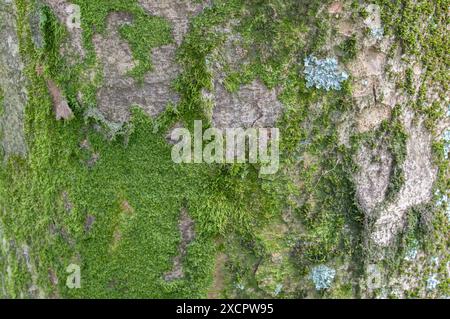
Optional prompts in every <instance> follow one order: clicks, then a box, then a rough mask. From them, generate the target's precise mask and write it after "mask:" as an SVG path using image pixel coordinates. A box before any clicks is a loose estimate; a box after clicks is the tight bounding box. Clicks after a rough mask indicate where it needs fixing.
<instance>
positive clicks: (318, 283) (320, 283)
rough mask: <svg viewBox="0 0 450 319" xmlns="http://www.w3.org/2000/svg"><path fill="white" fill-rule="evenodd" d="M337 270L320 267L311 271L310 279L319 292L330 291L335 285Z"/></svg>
mask: <svg viewBox="0 0 450 319" xmlns="http://www.w3.org/2000/svg"><path fill="white" fill-rule="evenodd" d="M335 275H336V270H334V269H333V268H330V267H327V266H325V265H319V266H316V267H314V268H313V269H312V270H311V274H310V278H311V279H312V281H313V282H314V285H315V287H316V289H317V290H322V289H328V288H330V287H331V284H332V283H333V280H334V276H335Z"/></svg>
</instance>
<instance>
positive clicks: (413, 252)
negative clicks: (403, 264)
mask: <svg viewBox="0 0 450 319" xmlns="http://www.w3.org/2000/svg"><path fill="white" fill-rule="evenodd" d="M418 247H419V243H418V242H417V240H414V241H413V243H412V244H411V245H410V248H409V249H408V250H407V251H406V254H405V260H406V261H413V260H415V259H416V257H417V254H418V252H419V249H418Z"/></svg>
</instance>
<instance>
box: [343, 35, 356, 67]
mask: <svg viewBox="0 0 450 319" xmlns="http://www.w3.org/2000/svg"><path fill="white" fill-rule="evenodd" d="M340 49H341V50H342V52H343V60H344V61H350V60H353V59H354V58H356V55H357V53H358V47H357V40H356V35H353V36H351V37H350V38H348V39H346V40H345V41H344V42H342V44H341V45H340Z"/></svg>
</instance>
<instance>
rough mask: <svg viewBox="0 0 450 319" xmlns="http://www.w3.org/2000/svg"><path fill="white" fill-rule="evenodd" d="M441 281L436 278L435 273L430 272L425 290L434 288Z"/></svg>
mask: <svg viewBox="0 0 450 319" xmlns="http://www.w3.org/2000/svg"><path fill="white" fill-rule="evenodd" d="M440 283H441V282H440V281H439V280H438V279H437V274H432V275H431V276H430V277H429V278H428V279H427V290H430V291H431V290H434V289H436V288H437V286H438V285H439V284H440Z"/></svg>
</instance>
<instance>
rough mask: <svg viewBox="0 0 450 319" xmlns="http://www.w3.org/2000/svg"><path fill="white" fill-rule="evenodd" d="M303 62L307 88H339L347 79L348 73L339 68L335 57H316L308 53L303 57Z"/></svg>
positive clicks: (328, 89)
mask: <svg viewBox="0 0 450 319" xmlns="http://www.w3.org/2000/svg"><path fill="white" fill-rule="evenodd" d="M304 63H305V70H304V75H305V78H306V86H307V87H308V88H310V87H315V88H317V89H325V90H327V91H330V90H340V89H341V88H342V82H344V81H346V80H347V79H348V74H347V73H346V72H345V71H342V70H340V69H339V66H338V62H337V60H336V59H335V58H327V59H317V58H316V57H314V56H312V55H310V56H308V57H306V58H305V60H304Z"/></svg>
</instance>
